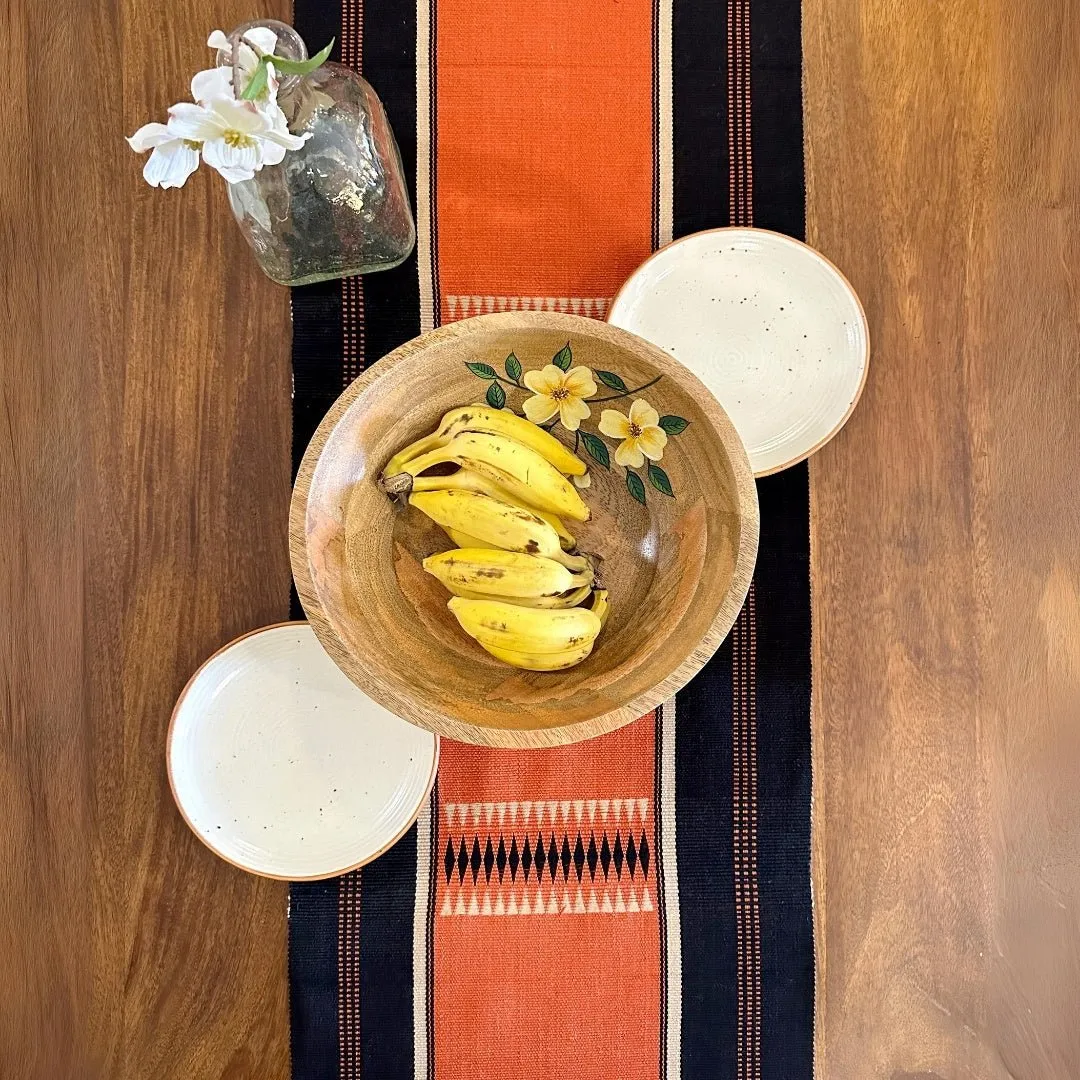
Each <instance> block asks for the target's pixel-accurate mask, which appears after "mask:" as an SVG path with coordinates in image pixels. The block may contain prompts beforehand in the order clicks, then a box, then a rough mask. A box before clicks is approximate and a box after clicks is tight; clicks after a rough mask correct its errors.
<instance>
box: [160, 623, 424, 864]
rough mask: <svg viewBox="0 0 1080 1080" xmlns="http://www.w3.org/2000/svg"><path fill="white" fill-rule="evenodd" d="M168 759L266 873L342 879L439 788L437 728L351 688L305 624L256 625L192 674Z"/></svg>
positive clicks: (185, 806) (193, 801)
mask: <svg viewBox="0 0 1080 1080" xmlns="http://www.w3.org/2000/svg"><path fill="white" fill-rule="evenodd" d="M166 757H167V761H168V769H169V783H170V785H171V786H172V791H173V796H174V797H175V799H176V804H177V806H179V808H180V813H181V814H182V815H183V817H184V820H185V821H186V822H187V823H188V825H190V826H191V828H192V830H193V831H194V833H195V835H196V836H198V837H199V839H200V840H202V841H203V843H205V844H206V845H207V846H208V847H209V848H211V849H212V850H213V851H215V852H216V853H217V854H218V855H220V856H221V857H222V858H223V859H227V860H228V861H229V862H231V863H233V864H234V865H236V866H239V867H241V868H242V869H244V870H250V871H251V872H252V873H255V874H262V875H264V876H266V877H274V878H284V879H286V880H292V881H297V880H303V879H314V878H324V877H333V876H335V875H337V874H341V873H344V872H345V871H346V870H352V869H354V868H355V867H357V866H362V865H363V864H364V863H367V862H370V861H371V860H372V859H374V858H375V857H376V856H377V855H380V854H382V852H384V851H385V850H386V849H387V848H389V847H390V846H391V845H393V844H394V843H396V842H397V841H398V840H399V839H400V838H401V837H402V835H404V833H405V832H406V831H407V830H408V828H409V826H410V825H411V824H412V823H413V822H414V821H415V820H416V816H417V814H418V813H419V812H420V808H421V806H422V805H423V803H424V800H425V799H426V798H427V796H428V794H429V793H430V792H431V788H432V785H433V784H434V782H435V771H436V768H437V767H438V760H439V738H438V736H437V735H432V734H431V733H430V732H427V731H423V730H421V729H420V728H418V727H414V726H413V725H412V724H408V723H406V722H405V721H404V720H402V719H400V718H399V717H397V716H395V715H394V714H393V713H390V712H387V710H386V709H384V708H383V707H382V706H381V705H376V704H375V702H374V701H372V700H371V699H370V698H369V697H368V696H367V695H366V694H365V693H364V692H363V691H362V690H360V689H359V688H358V687H356V686H354V685H353V684H352V683H351V682H350V681H349V680H348V678H346V676H345V675H343V674H342V672H341V671H340V670H339V669H338V668H337V666H336V665H335V664H334V662H333V661H332V660H331V659H330V657H329V656H327V655H326V653H325V652H324V651H323V648H322V646H321V645H320V644H319V642H318V640H317V639H316V637H315V634H314V632H313V631H312V629H311V628H310V627H309V626H308V624H307V623H281V624H279V625H277V626H268V627H265V628H264V629H262V630H255V631H253V632H252V633H250V634H247V635H246V636H244V637H241V638H238V639H237V640H236V641H234V642H232V644H230V645H227V646H225V648H224V649H222V650H221V651H220V652H218V653H216V654H215V655H214V656H212V657H211V658H210V659H209V660H207V661H206V663H205V664H203V666H202V667H201V668H199V670H198V671H197V672H196V673H195V674H194V675H193V676H192V678H191V681H190V682H189V683H188V684H187V686H186V687H185V688H184V692H183V693H182V694H181V695H180V700H179V701H178V702H177V703H176V708H175V709H174V710H173V716H172V722H171V724H170V725H169V737H168V746H167V749H166Z"/></svg>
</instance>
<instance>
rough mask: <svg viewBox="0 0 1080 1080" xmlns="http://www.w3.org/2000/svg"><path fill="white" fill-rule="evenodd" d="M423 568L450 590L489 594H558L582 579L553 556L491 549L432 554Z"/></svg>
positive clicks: (469, 549) (460, 549)
mask: <svg viewBox="0 0 1080 1080" xmlns="http://www.w3.org/2000/svg"><path fill="white" fill-rule="evenodd" d="M424 569H425V570H426V571H427V572H428V573H429V574H431V575H432V576H433V577H436V578H438V579H439V581H441V582H442V583H443V585H445V586H446V587H447V588H448V589H449V590H450V591H451V592H454V593H456V592H457V591H458V590H459V589H468V590H469V591H470V592H474V593H484V594H487V595H489V596H491V595H495V596H506V597H519V596H529V597H535V596H558V595H559V593H564V592H569V591H570V589H573V588H574V587H575V586H578V585H580V584H581V582H580V581H579V580H578V579H577V578H575V577H574V575H573V574H571V573H570V571H569V570H567V569H566V567H565V566H561V565H560V564H559V563H557V562H555V561H554V560H553V559H545V558H543V557H542V556H539V555H526V554H524V553H523V552H520V551H499V550H496V549H494V548H483V547H480V548H456V549H455V550H453V551H443V552H440V553H439V554H438V555H431V556H429V557H428V558H426V559H425V560H424Z"/></svg>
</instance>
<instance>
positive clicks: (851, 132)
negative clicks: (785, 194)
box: [804, 0, 1080, 1080]
mask: <svg viewBox="0 0 1080 1080" xmlns="http://www.w3.org/2000/svg"><path fill="white" fill-rule="evenodd" d="M804 41H805V50H806V54H805V55H806V85H807V102H806V108H807V136H808V137H807V146H808V176H809V188H810V195H809V211H810V239H811V242H813V243H816V244H818V245H820V247H821V248H822V249H823V250H824V252H825V253H826V254H827V255H829V256H830V257H831V258H833V259H835V260H836V262H837V263H838V264H839V265H840V266H841V267H843V268H844V270H845V271H846V272H847V273H848V274H849V275H850V277H851V279H852V281H853V282H854V284H855V286H856V288H857V289H858V290H859V291H860V292H861V294H862V298H863V300H864V302H865V303H866V307H867V312H868V315H869V319H870V333H871V340H872V341H873V342H874V357H873V360H872V361H871V368H870V378H869V382H868V384H867V388H866V392H865V394H864V395H863V399H862V403H861V405H860V407H859V409H858V410H857V411H856V413H855V415H854V417H853V418H852V420H851V422H850V424H849V425H848V427H847V429H846V430H845V431H844V432H843V434H842V435H841V436H840V437H839V438H838V439H837V440H836V441H835V442H834V443H833V444H831V445H830V446H827V447H826V448H825V449H824V450H822V452H821V453H820V454H819V455H818V457H817V458H816V459H815V460H814V461H813V463H812V466H811V484H812V499H813V572H814V577H813V586H814V618H815V635H816V636H815V643H814V681H815V690H816V693H815V714H814V715H815V729H816V730H815V734H816V746H815V806H814V826H815V831H814V847H815V866H814V883H815V900H816V904H817V935H818V936H817V947H818V964H819V973H818V974H819V979H818V982H819V993H818V1055H817V1064H818V1072H819V1076H820V1077H822V1078H823V1080H850V1078H854V1077H859V1078H862V1077H873V1078H878V1077H880V1078H883V1080H884V1078H888V1080H915V1078H919V1080H935V1078H941V1080H954V1078H956V1080H959V1078H961V1077H963V1078H971V1077H977V1078H979V1080H1005V1078H1014V1080H1059V1078H1060V1080H1066V1078H1070V1080H1075V1078H1076V1077H1077V1076H1080V1025H1078V1024H1077V1022H1076V1013H1077V1003H1078V1002H1080V784H1078V775H1080V723H1078V718H1080V544H1078V542H1077V536H1078V533H1080V512H1078V506H1080V503H1078V500H1077V492H1078V482H1077V476H1078V472H1080V434H1078V424H1077V403H1078V391H1080V378H1078V357H1080V333H1078V324H1077V316H1078V304H1080V301H1078V294H1077V273H1078V267H1080V213H1078V195H1080V127H1078V124H1077V119H1076V112H1077V103H1078V102H1080V6H1078V5H1077V4H1076V3H1074V2H1072V0H1034V2H1032V3H1029V4H1023V5H1016V4H1011V3H1008V2H1007V0H953V2H951V3H945V4H927V3H924V2H921V0H918V2H916V0H904V2H897V3H891V4H880V3H876V2H873V0H806V4H805V9H804Z"/></svg>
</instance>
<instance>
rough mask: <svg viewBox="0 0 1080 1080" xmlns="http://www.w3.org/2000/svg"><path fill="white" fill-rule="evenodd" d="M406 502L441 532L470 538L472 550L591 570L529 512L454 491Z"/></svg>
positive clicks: (415, 495) (476, 494)
mask: <svg viewBox="0 0 1080 1080" xmlns="http://www.w3.org/2000/svg"><path fill="white" fill-rule="evenodd" d="M409 502H410V504H411V505H413V506H415V507H416V508H417V509H418V510H420V511H421V512H423V513H425V514H427V516H428V517H429V518H431V520H432V521H434V522H435V524H436V525H441V526H442V527H443V529H444V530H446V529H453V530H455V532H460V533H465V534H466V535H468V536H471V537H474V538H475V539H476V540H477V541H479V543H474V544H472V545H471V546H472V547H483V546H484V545H485V544H490V545H491V546H492V547H497V548H502V549H503V550H504V551H524V552H526V553H527V554H529V555H543V556H544V557H545V558H548V559H554V560H555V561H556V562H557V563H562V565H563V566H565V567H566V568H567V569H568V570H574V571H584V570H588V571H591V570H592V568H593V566H592V563H591V562H590V561H589V560H588V559H587V558H585V556H584V555H571V554H569V553H568V552H566V551H563V549H562V546H561V545H560V543H559V534H558V533H557V532H556V531H555V530H554V529H553V528H552V527H551V526H550V525H549V524H548V523H547V522H546V521H544V520H543V519H542V518H540V517H538V516H537V515H536V514H535V513H534V512H533V511H531V510H526V509H523V508H522V507H519V506H511V505H510V504H509V503H504V502H502V501H501V500H499V499H493V498H492V497H491V496H490V495H484V494H483V493H481V492H479V491H464V490H460V489H456V488H450V489H437V490H434V491H416V492H413V494H412V495H410V496H409Z"/></svg>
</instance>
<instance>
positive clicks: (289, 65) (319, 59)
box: [270, 38, 336, 75]
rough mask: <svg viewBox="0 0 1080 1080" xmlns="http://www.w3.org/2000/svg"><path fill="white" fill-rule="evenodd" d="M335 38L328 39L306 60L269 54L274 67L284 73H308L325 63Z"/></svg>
mask: <svg viewBox="0 0 1080 1080" xmlns="http://www.w3.org/2000/svg"><path fill="white" fill-rule="evenodd" d="M335 40H336V39H335V38H331V39H330V44H329V45H324V46H323V47H322V48H321V49H320V50H319V51H318V52H317V53H316V54H315V55H314V56H309V57H308V58H307V59H306V60H289V59H287V58H286V57H284V56H271V57H270V59H271V60H273V62H274V69H275V70H276V71H280V72H281V73H282V74H284V75H310V74H311V73H312V72H313V71H314V70H315V69H316V68H321V67H322V66H323V64H325V63H326V60H327V57H329V55H330V53H331V51H332V50H333V48H334V41H335Z"/></svg>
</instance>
